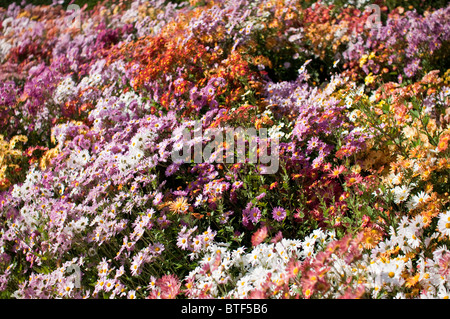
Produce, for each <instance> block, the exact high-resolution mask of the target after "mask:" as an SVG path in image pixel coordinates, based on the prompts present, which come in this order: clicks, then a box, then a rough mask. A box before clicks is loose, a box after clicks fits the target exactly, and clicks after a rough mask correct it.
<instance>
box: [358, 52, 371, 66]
mask: <svg viewBox="0 0 450 319" xmlns="http://www.w3.org/2000/svg"><path fill="white" fill-rule="evenodd" d="M368 57H369V56H368V55H367V54H364V55H363V56H362V57H361V59H359V67H360V68H362V66H363V65H364V64H365V63H366V62H367V58H368Z"/></svg>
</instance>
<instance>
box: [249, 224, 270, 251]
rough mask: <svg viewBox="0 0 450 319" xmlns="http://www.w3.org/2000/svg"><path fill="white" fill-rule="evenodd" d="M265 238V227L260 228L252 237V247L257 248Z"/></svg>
mask: <svg viewBox="0 0 450 319" xmlns="http://www.w3.org/2000/svg"><path fill="white" fill-rule="evenodd" d="M266 237H267V227H266V226H264V227H261V228H260V229H258V230H257V231H256V232H255V233H254V234H253V235H252V245H253V246H258V245H259V244H261V243H262V242H263V240H264V239H266Z"/></svg>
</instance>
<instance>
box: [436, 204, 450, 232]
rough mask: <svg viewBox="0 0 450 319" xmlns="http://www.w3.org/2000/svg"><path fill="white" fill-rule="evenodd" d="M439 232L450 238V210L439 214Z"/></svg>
mask: <svg viewBox="0 0 450 319" xmlns="http://www.w3.org/2000/svg"><path fill="white" fill-rule="evenodd" d="M437 227H438V230H439V232H440V233H441V234H442V235H444V236H449V237H450V210H449V211H447V212H446V213H441V214H439V221H438V225H437Z"/></svg>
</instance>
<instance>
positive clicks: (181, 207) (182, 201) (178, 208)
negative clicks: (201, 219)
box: [169, 196, 189, 214]
mask: <svg viewBox="0 0 450 319" xmlns="http://www.w3.org/2000/svg"><path fill="white" fill-rule="evenodd" d="M169 209H170V211H171V212H173V213H177V214H184V213H186V212H187V210H188V209H189V204H188V202H187V199H186V197H183V196H180V197H177V199H176V200H175V201H173V202H171V203H170V206H169Z"/></svg>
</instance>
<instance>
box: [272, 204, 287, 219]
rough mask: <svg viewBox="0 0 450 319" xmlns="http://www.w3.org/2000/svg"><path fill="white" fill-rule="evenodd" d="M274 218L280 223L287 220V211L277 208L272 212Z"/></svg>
mask: <svg viewBox="0 0 450 319" xmlns="http://www.w3.org/2000/svg"><path fill="white" fill-rule="evenodd" d="M272 217H273V219H275V220H276V221H278V222H280V221H282V220H283V219H285V218H286V210H285V209H284V208H283V207H275V208H274V209H273V211H272Z"/></svg>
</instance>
